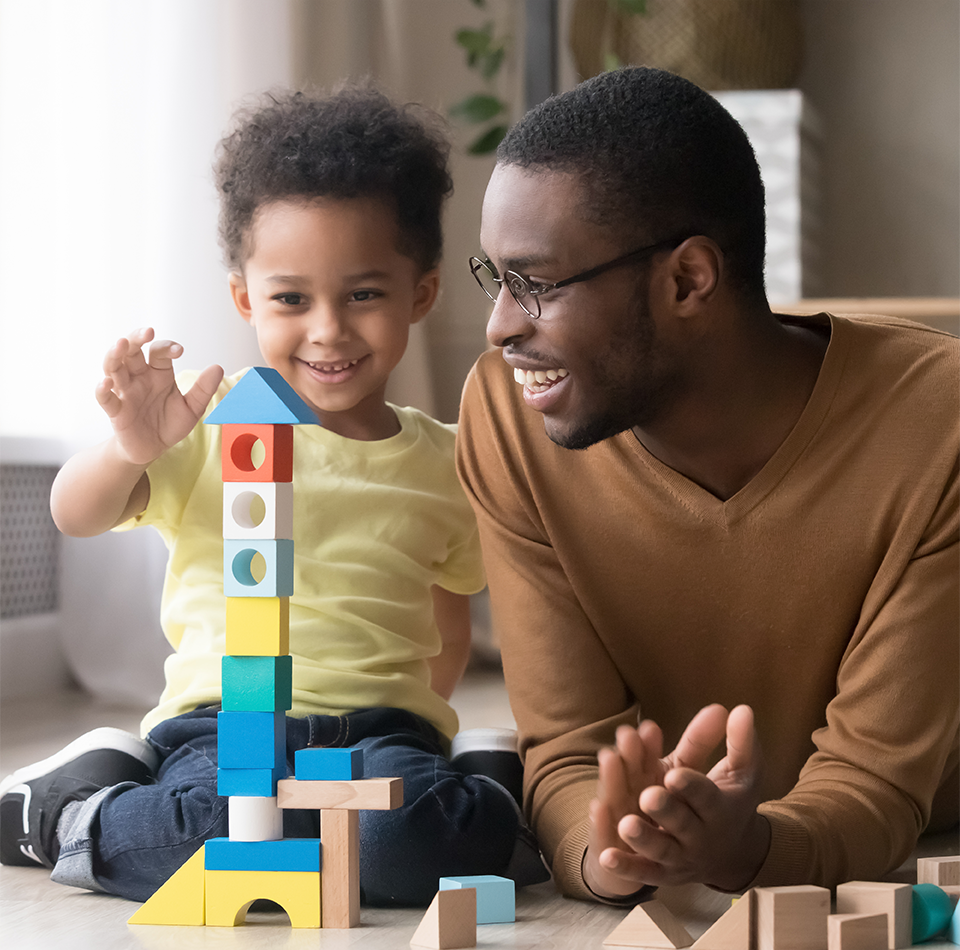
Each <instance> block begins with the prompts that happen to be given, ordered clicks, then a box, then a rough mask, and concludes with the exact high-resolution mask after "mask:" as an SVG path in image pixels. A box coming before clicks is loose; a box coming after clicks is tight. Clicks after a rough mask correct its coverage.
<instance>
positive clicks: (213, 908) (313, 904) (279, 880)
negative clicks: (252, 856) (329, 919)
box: [204, 871, 320, 928]
mask: <svg viewBox="0 0 960 950" xmlns="http://www.w3.org/2000/svg"><path fill="white" fill-rule="evenodd" d="M204 886H205V887H204V889H205V892H206V919H207V926H208V927H239V926H241V925H242V924H243V922H244V920H245V918H246V916H247V911H248V910H249V909H250V905H251V904H252V903H253V902H254V901H257V900H261V899H262V900H270V901H275V902H276V903H277V904H279V905H280V906H281V907H282V908H283V909H284V910H285V911H286V912H287V916H288V917H289V918H290V926H291V927H301V928H319V927H320V872H319V871H206V872H205V873H204Z"/></svg>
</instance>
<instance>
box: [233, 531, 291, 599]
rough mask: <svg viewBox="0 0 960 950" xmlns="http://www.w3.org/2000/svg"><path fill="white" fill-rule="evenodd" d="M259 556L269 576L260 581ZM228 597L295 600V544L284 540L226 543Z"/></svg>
mask: <svg viewBox="0 0 960 950" xmlns="http://www.w3.org/2000/svg"><path fill="white" fill-rule="evenodd" d="M257 555H260V557H262V558H263V562H264V564H265V567H266V573H265V574H264V575H263V577H262V578H261V579H260V580H257V574H258V571H257V560H258V559H257ZM223 594H224V596H225V597H292V596H293V541H291V540H289V539H284V538H275V539H272V540H268V539H254V538H250V539H247V540H237V539H231V538H224V539H223Z"/></svg>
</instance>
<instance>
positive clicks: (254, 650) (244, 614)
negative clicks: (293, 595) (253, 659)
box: [226, 597, 290, 656]
mask: <svg viewBox="0 0 960 950" xmlns="http://www.w3.org/2000/svg"><path fill="white" fill-rule="evenodd" d="M226 624H227V650H226V652H227V653H228V654H229V655H230V656H284V655H285V654H287V653H289V652H290V598H289V597H228V598H227V620H226Z"/></svg>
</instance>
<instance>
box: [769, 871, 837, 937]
mask: <svg viewBox="0 0 960 950" xmlns="http://www.w3.org/2000/svg"><path fill="white" fill-rule="evenodd" d="M756 893H757V946H758V948H759V950H825V948H826V946H827V917H828V916H829V914H830V891H829V890H828V889H827V888H825V887H815V886H814V885H812V884H799V885H794V886H790V887H758V888H757V891H756Z"/></svg>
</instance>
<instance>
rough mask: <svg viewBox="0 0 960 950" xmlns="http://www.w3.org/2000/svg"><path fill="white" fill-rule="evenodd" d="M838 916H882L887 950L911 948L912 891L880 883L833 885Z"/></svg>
mask: <svg viewBox="0 0 960 950" xmlns="http://www.w3.org/2000/svg"><path fill="white" fill-rule="evenodd" d="M837 913H838V914H886V915H887V950H904V948H906V947H910V946H912V945H913V888H912V887H911V885H909V884H894V883H888V882H884V881H848V882H847V883H846V884H840V885H838V886H837Z"/></svg>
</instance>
